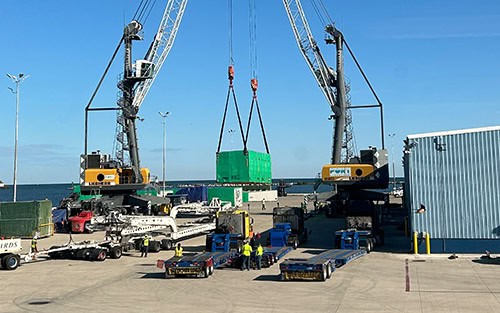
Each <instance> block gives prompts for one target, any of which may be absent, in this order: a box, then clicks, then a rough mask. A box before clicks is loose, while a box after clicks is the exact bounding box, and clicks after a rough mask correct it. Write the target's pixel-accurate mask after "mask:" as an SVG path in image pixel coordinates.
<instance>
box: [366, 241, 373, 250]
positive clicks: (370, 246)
mask: <svg viewBox="0 0 500 313" xmlns="http://www.w3.org/2000/svg"><path fill="white" fill-rule="evenodd" d="M370 252H372V240H371V238H366V253H370Z"/></svg>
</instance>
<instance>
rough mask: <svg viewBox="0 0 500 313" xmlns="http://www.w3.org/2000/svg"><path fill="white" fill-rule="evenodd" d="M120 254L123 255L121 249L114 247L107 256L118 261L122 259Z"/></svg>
mask: <svg viewBox="0 0 500 313" xmlns="http://www.w3.org/2000/svg"><path fill="white" fill-rule="evenodd" d="M122 253H123V250H122V247H114V248H111V251H110V253H109V256H110V257H111V258H112V259H119V258H121V257H122Z"/></svg>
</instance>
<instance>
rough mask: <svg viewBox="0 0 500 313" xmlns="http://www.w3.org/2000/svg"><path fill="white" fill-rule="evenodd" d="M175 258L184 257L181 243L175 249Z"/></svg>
mask: <svg viewBox="0 0 500 313" xmlns="http://www.w3.org/2000/svg"><path fill="white" fill-rule="evenodd" d="M175 256H176V257H179V258H180V257H182V247H181V243H180V242H179V243H177V246H176V247H175Z"/></svg>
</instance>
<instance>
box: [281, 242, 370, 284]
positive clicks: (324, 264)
mask: <svg viewBox="0 0 500 313" xmlns="http://www.w3.org/2000/svg"><path fill="white" fill-rule="evenodd" d="M365 254H366V251H365V250H340V249H333V250H327V251H325V252H323V253H321V254H318V255H316V256H313V257H311V258H309V259H286V260H285V261H284V262H282V263H281V264H280V272H281V279H282V280H319V281H325V280H327V279H328V278H330V277H331V276H332V273H333V272H334V271H335V269H336V268H337V267H340V266H343V265H345V264H347V263H349V262H351V261H353V260H355V259H357V258H360V257H362V256H363V255H365Z"/></svg>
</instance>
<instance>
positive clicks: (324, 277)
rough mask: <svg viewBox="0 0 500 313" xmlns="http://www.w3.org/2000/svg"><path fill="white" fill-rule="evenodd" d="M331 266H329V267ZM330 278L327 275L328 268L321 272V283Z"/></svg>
mask: <svg viewBox="0 0 500 313" xmlns="http://www.w3.org/2000/svg"><path fill="white" fill-rule="evenodd" d="M327 266H329V265H327ZM327 278H328V273H327V269H326V267H325V268H323V271H322V272H321V281H326V279H327Z"/></svg>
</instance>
